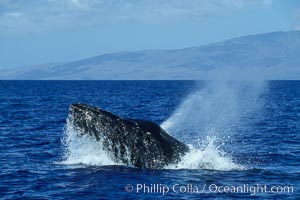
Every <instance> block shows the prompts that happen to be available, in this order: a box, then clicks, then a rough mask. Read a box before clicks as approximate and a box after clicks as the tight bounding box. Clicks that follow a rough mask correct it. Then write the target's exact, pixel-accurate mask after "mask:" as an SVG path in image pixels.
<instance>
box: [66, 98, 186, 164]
mask: <svg viewBox="0 0 300 200" xmlns="http://www.w3.org/2000/svg"><path fill="white" fill-rule="evenodd" d="M69 113H70V114H69V118H68V122H69V123H70V124H71V126H72V127H73V128H74V130H75V131H76V132H77V134H78V135H79V136H83V135H85V136H86V135H87V136H90V137H92V138H95V139H96V140H97V141H98V142H99V143H101V144H102V146H103V149H104V150H105V151H106V152H110V153H111V155H112V157H113V159H114V160H115V161H116V162H121V163H124V164H127V165H133V166H136V167H140V168H161V167H163V166H165V165H167V164H168V163H175V162H178V161H179V160H180V158H181V156H182V155H184V154H185V153H186V152H187V151H189V149H188V147H187V146H186V145H185V144H183V143H181V142H180V141H178V140H176V139H175V138H173V137H171V136H170V135H168V134H167V133H166V131H165V130H163V129H162V128H161V127H160V126H159V125H157V124H155V123H153V122H150V121H146V120H136V119H125V118H122V117H119V116H117V115H114V114H112V113H110V112H108V111H105V110H102V109H100V108H97V107H93V106H89V105H86V104H82V103H79V104H72V105H71V106H70V112H69Z"/></svg>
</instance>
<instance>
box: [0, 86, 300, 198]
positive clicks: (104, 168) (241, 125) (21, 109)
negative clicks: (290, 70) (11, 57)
mask: <svg viewBox="0 0 300 200" xmlns="http://www.w3.org/2000/svg"><path fill="white" fill-rule="evenodd" d="M77 102H84V103H88V104H91V105H94V106H99V107H101V108H103V109H106V110H109V111H111V112H113V113H115V114H118V115H121V116H124V117H130V118H141V119H147V120H152V121H154V122H156V123H158V124H162V126H163V127H164V128H165V129H167V130H168V131H169V133H170V134H172V135H173V136H174V137H176V138H178V139H179V140H182V141H184V142H185V143H189V144H191V145H193V147H194V149H195V150H194V151H193V152H192V153H190V154H189V155H187V156H186V157H185V158H183V161H182V162H181V163H180V164H179V165H178V166H176V167H174V166H168V167H166V168H165V169H161V170H147V169H136V168H133V167H130V166H123V165H120V164H118V163H109V162H106V160H105V158H103V157H102V155H99V153H98V152H97V149H96V148H94V146H93V145H95V144H89V143H82V141H80V139H78V138H74V137H72V136H71V135H68V133H67V132H65V131H64V130H65V129H64V128H65V126H66V119H67V116H68V108H69V105H70V104H71V103H77ZM299 119H300V82H299V81H269V82H259V83H256V82H255V83H253V82H204V81H199V82H194V81H0V198H1V199H155V198H164V199H202V198H207V199H234V198H236V199H248V198H249V199H252V198H253V199H299V198H300V167H299V165H300V120H299ZM66 141H67V142H66ZM81 144H82V146H80V145H81ZM89 146H91V147H92V148H89ZM224 187H229V189H231V190H230V191H229V189H228V190H227V189H224ZM237 187H240V188H239V189H240V191H234V190H233V189H235V188H237ZM261 187H266V191H264V190H263V189H261ZM271 187H273V189H272V191H271ZM126 189H127V190H128V191H126ZM243 189H244V190H243ZM167 190H168V191H167ZM163 191H165V192H164V193H163Z"/></svg>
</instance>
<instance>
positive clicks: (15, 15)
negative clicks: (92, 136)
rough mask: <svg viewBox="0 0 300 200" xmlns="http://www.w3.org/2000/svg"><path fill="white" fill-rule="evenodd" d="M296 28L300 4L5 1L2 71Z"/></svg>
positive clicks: (0, 32)
mask: <svg viewBox="0 0 300 200" xmlns="http://www.w3.org/2000/svg"><path fill="white" fill-rule="evenodd" d="M295 29H297V30H299V29H300V1H299V0H223V1H222V0H0V69H3V68H12V67H19V66H24V65H34V64H44V63H50V62H60V61H72V60H79V59H82V58H87V57H92V56H96V55H100V54H103V53H109V52H115V51H130V50H141V49H175V48H184V47H190V46H197V45H202V44H207V43H211V42H215V41H222V40H225V39H229V38H232V37H237V36H243V35H249V34H255V33H264V32H272V31H289V30H295Z"/></svg>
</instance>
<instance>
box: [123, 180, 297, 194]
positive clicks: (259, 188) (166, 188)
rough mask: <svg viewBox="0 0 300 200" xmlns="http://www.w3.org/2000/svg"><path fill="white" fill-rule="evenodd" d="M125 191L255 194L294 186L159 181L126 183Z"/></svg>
mask: <svg viewBox="0 0 300 200" xmlns="http://www.w3.org/2000/svg"><path fill="white" fill-rule="evenodd" d="M125 191H126V192H132V193H137V194H161V195H163V196H164V195H166V194H168V193H180V194H184V193H187V194H204V193H206V194H207V193H212V194H216V193H220V194H221V193H223V194H224V193H228V194H229V193H236V194H249V195H256V194H259V193H270V194H272V193H273V194H275V193H293V192H294V187H293V186H292V185H267V184H254V185H250V184H243V185H218V184H203V185H195V184H186V185H183V184H174V185H166V184H160V183H154V184H146V183H142V184H135V185H132V184H127V185H126V186H125Z"/></svg>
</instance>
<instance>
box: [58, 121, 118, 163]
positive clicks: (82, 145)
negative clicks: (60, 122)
mask: <svg viewBox="0 0 300 200" xmlns="http://www.w3.org/2000/svg"><path fill="white" fill-rule="evenodd" d="M62 143H63V144H64V146H65V147H66V151H65V158H64V159H63V161H62V164H86V165H99V166H101V165H117V164H118V163H116V162H114V161H113V160H112V159H111V158H112V157H111V156H110V155H109V153H108V152H106V151H104V150H103V146H102V144H101V142H98V141H96V140H95V139H94V138H91V137H89V135H82V136H78V133H77V132H76V130H75V129H74V128H73V126H72V125H71V123H70V122H69V119H68V120H67V124H66V126H65V130H64V137H63V140H62Z"/></svg>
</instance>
